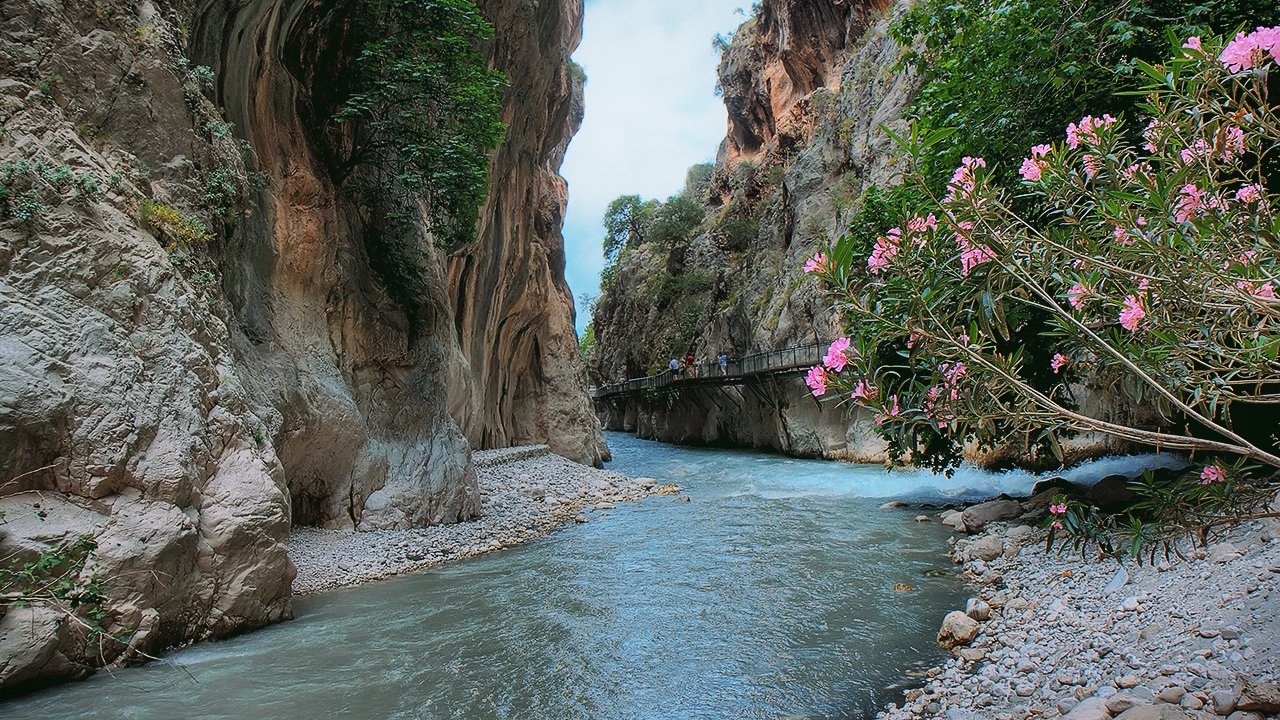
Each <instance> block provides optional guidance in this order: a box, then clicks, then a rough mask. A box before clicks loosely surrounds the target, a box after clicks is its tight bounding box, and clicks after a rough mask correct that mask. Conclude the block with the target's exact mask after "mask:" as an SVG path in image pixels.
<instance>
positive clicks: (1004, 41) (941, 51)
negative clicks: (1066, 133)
mask: <svg viewBox="0 0 1280 720" xmlns="http://www.w3.org/2000/svg"><path fill="white" fill-rule="evenodd" d="M1277 20H1280V6H1277V5H1276V3H1275V2H1274V0H1220V1H1218V0H1215V1H1213V2H1208V1H1205V0H1200V1H1197V0H1104V1H1102V2H1069V3H1066V2H1062V0H994V1H992V0H923V2H920V3H918V4H916V5H915V6H914V7H913V8H912V9H911V11H910V12H909V13H907V14H906V15H905V16H904V17H903V18H902V20H901V21H899V22H898V23H897V24H896V25H895V26H894V28H893V30H892V32H893V34H894V36H895V38H896V39H898V40H899V42H901V43H902V44H903V45H904V47H907V48H918V49H916V50H910V51H909V53H908V55H907V62H908V63H909V64H911V65H914V66H915V67H916V68H917V69H918V70H920V72H921V73H922V75H923V77H924V79H925V85H924V87H923V88H922V89H921V91H920V94H919V95H918V96H917V98H916V100H915V102H914V104H913V106H912V108H911V114H912V115H913V116H914V118H915V119H917V120H919V122H920V126H921V128H922V129H923V130H925V131H929V130H934V129H938V128H943V127H947V128H954V129H955V130H957V132H956V133H955V134H954V135H951V136H950V137H949V138H948V139H947V140H945V141H943V142H941V143H939V144H938V145H937V146H936V147H935V148H934V150H933V153H932V154H931V155H930V157H928V158H925V163H926V164H927V166H926V167H922V168H921V170H922V171H923V172H924V174H925V175H926V176H927V177H931V178H936V180H935V182H941V181H942V180H945V179H946V177H947V176H949V174H950V171H951V170H952V169H954V168H955V167H956V166H957V165H958V164H959V162H960V158H961V157H962V156H965V155H972V156H978V157H983V158H985V159H986V160H987V162H988V163H991V165H992V166H993V167H997V166H998V167H1001V168H1004V169H1005V170H1004V173H1003V174H1004V177H1002V178H999V179H1000V180H1003V181H1006V182H1010V183H1011V182H1013V180H1014V178H1013V169H1016V168H1017V166H1018V163H1017V162H1016V161H1020V160H1021V158H1022V157H1024V156H1025V155H1026V154H1027V152H1028V149H1029V148H1030V147H1031V146H1032V145H1035V144H1037V143H1040V142H1043V141H1044V139H1045V138H1049V137H1059V136H1060V135H1061V132H1062V128H1063V127H1065V126H1066V124H1067V123H1068V122H1070V121H1073V120H1077V119H1079V117H1080V108H1089V109H1090V111H1091V112H1093V113H1094V114H1097V115H1101V114H1103V113H1111V114H1113V115H1120V114H1121V113H1132V111H1133V110H1134V108H1135V106H1136V104H1137V103H1138V102H1139V97H1138V96H1135V95H1124V94H1122V93H1125V92H1128V91H1133V90H1136V89H1137V88H1138V87H1139V86H1140V85H1141V84H1142V83H1143V82H1144V81H1145V76H1143V75H1142V74H1141V73H1140V72H1138V71H1137V65H1136V63H1137V62H1138V61H1140V60H1141V61H1147V62H1155V61H1158V60H1160V59H1161V58H1162V57H1163V55H1164V53H1165V52H1166V51H1167V49H1168V40H1167V39H1166V33H1169V32H1173V33H1175V34H1176V35H1177V36H1178V37H1187V36H1190V35H1198V34H1206V32H1207V30H1208V29H1210V28H1212V29H1213V30H1216V31H1219V32H1229V31H1234V30H1235V29H1236V28H1237V26H1240V25H1248V26H1249V27H1252V26H1254V25H1271V24H1274V23H1275V22H1276V21H1277Z"/></svg>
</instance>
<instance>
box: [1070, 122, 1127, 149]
mask: <svg viewBox="0 0 1280 720" xmlns="http://www.w3.org/2000/svg"><path fill="white" fill-rule="evenodd" d="M1115 121H1116V119H1115V118H1113V117H1111V116H1110V115H1103V116H1102V117H1100V118H1095V117H1094V116H1092V115H1085V116H1084V117H1082V118H1080V122H1078V123H1071V124H1070V125H1068V126H1067V145H1069V146H1070V147H1071V149H1072V150H1074V149H1076V148H1077V147H1079V146H1080V143H1082V142H1083V143H1089V144H1097V142H1098V130H1100V129H1102V128H1104V127H1107V126H1109V125H1111V124H1113V123H1114V122H1115Z"/></svg>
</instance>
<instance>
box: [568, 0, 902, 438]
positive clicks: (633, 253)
mask: <svg viewBox="0 0 1280 720" xmlns="http://www.w3.org/2000/svg"><path fill="white" fill-rule="evenodd" d="M905 7H906V4H905V3H900V4H898V5H895V6H893V7H889V6H887V5H886V3H883V2H880V1H879V0H765V2H763V3H762V4H761V10H760V12H759V13H758V14H757V16H756V17H755V18H753V19H752V20H749V21H748V22H747V23H746V24H744V25H743V27H742V28H740V29H739V30H738V32H737V33H736V34H735V36H734V40H733V43H732V45H731V47H730V48H729V49H728V50H726V51H725V53H724V56H723V58H722V61H721V65H720V85H721V87H722V89H723V91H724V98H725V105H726V107H727V109H728V111H729V128H728V131H727V135H726V138H725V140H724V142H723V143H722V145H721V148H720V153H719V157H718V159H717V162H716V166H715V169H714V171H713V174H712V180H711V182H710V187H709V188H708V189H707V191H706V192H705V196H704V197H703V198H702V200H703V201H704V202H705V203H706V217H707V219H706V222H704V225H703V227H702V228H701V229H700V230H699V231H698V233H697V234H696V236H695V237H693V238H692V239H691V240H690V241H689V242H688V243H687V245H678V246H677V247H674V248H671V249H670V250H666V249H662V248H656V247H653V246H652V245H641V246H638V247H635V248H631V249H628V251H627V252H626V253H624V254H623V256H622V258H621V260H620V261H619V265H618V268H617V270H616V272H615V273H614V276H615V277H616V278H617V279H616V281H615V282H614V283H613V284H612V285H608V284H606V287H605V289H604V292H603V293H602V295H601V297H600V300H599V302H598V303H597V309H596V314H595V316H594V326H595V333H596V340H597V354H596V357H595V360H594V364H593V368H592V371H593V376H594V378H595V379H596V380H597V381H605V380H608V381H615V380H617V379H618V378H619V377H621V376H626V377H637V376H640V375H645V374H649V373H650V372H653V371H656V370H658V369H660V368H663V367H665V362H666V360H667V359H668V358H670V357H674V356H677V355H680V356H682V355H684V354H685V353H686V352H693V353H694V354H695V355H696V356H698V357H700V358H702V359H704V360H707V361H710V360H712V359H713V358H715V357H716V356H718V355H719V354H720V353H722V352H723V353H726V354H728V355H730V356H731V357H740V356H744V355H748V354H751V353H754V352H761V351H768V350H774V349H780V348H784V347H789V346H794V345H800V344H804V343H807V342H812V341H813V340H814V339H815V338H818V337H830V336H831V334H832V333H833V332H834V331H835V329H836V324H835V322H834V318H832V317H830V316H829V313H828V311H827V306H828V303H827V301H826V300H825V299H824V298H822V297H820V296H819V294H818V291H817V290H818V289H817V287H816V285H815V284H814V283H813V282H812V281H811V280H809V281H806V280H805V279H804V277H803V276H802V275H801V273H800V270H799V268H800V267H801V266H802V265H803V264H804V260H805V258H806V257H809V256H812V255H813V253H814V252H815V251H816V250H817V249H818V248H819V247H820V246H821V245H822V244H824V243H825V242H826V240H827V237H829V236H830V234H831V233H832V232H834V231H835V230H836V228H837V227H839V226H840V221H841V218H842V217H843V215H844V214H845V213H847V212H848V211H849V210H850V205H849V202H850V199H856V198H857V197H858V196H859V195H860V194H861V193H862V191H863V190H864V189H865V188H866V187H867V186H868V185H870V184H872V183H877V182H882V181H886V180H888V179H889V178H891V177H892V176H893V172H894V169H893V167H892V165H891V159H892V156H891V153H890V152H889V150H890V148H891V141H890V139H889V137H888V136H887V135H886V134H884V133H882V132H880V131H879V129H878V128H879V126H880V125H881V124H885V125H887V126H889V127H893V128H900V127H902V125H903V120H902V111H903V108H904V107H905V106H906V104H907V103H908V102H909V101H910V99H911V98H912V97H913V95H914V93H915V91H916V88H917V86H918V81H917V80H916V78H915V77H914V76H913V75H911V74H910V73H901V72H891V70H890V69H891V68H893V67H894V66H895V65H896V63H897V62H898V60H899V58H900V56H901V53H902V50H901V48H900V47H899V46H898V45H897V43H896V42H895V41H894V40H893V39H892V38H890V37H889V35H888V27H889V24H890V22H891V21H892V18H893V17H894V15H895V13H898V12H902V11H904V10H905ZM672 267H679V268H682V270H683V272H684V273H685V276H686V277H702V278H705V282H704V283H703V287H705V290H703V291H701V293H700V294H698V295H697V296H696V297H695V298H694V299H693V300H692V301H690V302H688V303H687V304H686V305H685V306H683V307H682V306H680V305H679V304H678V303H676V304H674V305H672V306H671V307H664V306H663V305H662V304H661V303H662V300H661V299H659V301H658V302H655V300H654V299H653V298H652V297H651V295H652V290H651V289H652V288H654V287H661V286H662V284H663V278H662V275H663V273H665V272H667V270H668V269H669V268H672ZM681 328H690V329H691V333H689V334H688V335H685V334H682V333H680V332H678V330H679V329H681ZM786 382H787V384H788V387H787V388H785V389H783V388H769V392H767V393H757V392H755V391H752V390H751V389H750V388H746V387H743V388H738V389H737V390H732V391H730V392H728V393H725V394H723V395H713V396H703V395H698V396H697V397H696V398H687V399H686V398H685V397H684V396H681V397H680V398H678V399H677V400H676V401H675V404H674V405H673V406H672V407H671V408H668V407H667V403H666V402H665V401H658V402H656V403H653V402H640V403H624V404H617V405H615V406H613V407H603V406H598V407H597V410H598V411H599V413H600V415H601V418H602V419H603V420H604V422H605V425H606V427H608V428H610V429H628V430H632V429H634V430H635V431H636V432H637V433H638V434H640V435H641V436H642V437H650V438H656V439H661V440H669V441H677V442H681V441H685V442H704V441H717V442H730V443H735V444H741V445H747V446H753V447H764V448H770V449H775V450H781V451H783V452H788V453H793V454H797V455H808V456H816V457H829V458H844V459H854V460H862V461H867V462H883V461H884V460H885V459H886V457H885V444H884V442H883V441H882V440H881V439H880V437H879V436H878V435H877V433H876V432H875V426H874V424H873V423H872V418H871V417H870V416H867V417H857V418H851V417H850V415H849V413H848V411H847V408H845V407H835V405H834V404H831V405H829V406H823V407H821V408H819V407H818V405H817V403H815V402H814V400H813V398H812V397H811V396H809V395H808V391H807V390H806V389H804V386H803V385H802V383H801V382H800V379H799V378H794V377H793V378H790V379H787V380H786ZM779 390H785V392H778V391H779ZM707 407H710V410H708V409H706V408H707Z"/></svg>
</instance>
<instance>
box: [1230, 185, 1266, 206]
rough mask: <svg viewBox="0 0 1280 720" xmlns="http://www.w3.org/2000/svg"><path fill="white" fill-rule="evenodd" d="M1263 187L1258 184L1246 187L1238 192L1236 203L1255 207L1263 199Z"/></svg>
mask: <svg viewBox="0 0 1280 720" xmlns="http://www.w3.org/2000/svg"><path fill="white" fill-rule="evenodd" d="M1264 192H1265V190H1263V187H1262V186H1261V185H1259V184H1257V183H1253V184H1251V185H1245V186H1244V187H1242V188H1240V189H1239V190H1237V191H1236V201H1237V202H1242V203H1244V204H1246V205H1253V204H1255V203H1257V202H1259V201H1261V200H1262V198H1263V193H1264Z"/></svg>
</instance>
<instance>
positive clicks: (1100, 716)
mask: <svg viewBox="0 0 1280 720" xmlns="http://www.w3.org/2000/svg"><path fill="white" fill-rule="evenodd" d="M1063 720H1111V711H1109V710H1107V701H1106V700H1105V699H1104V698H1097V697H1093V698H1089V699H1088V700H1085V701H1083V702H1081V703H1080V704H1079V705H1076V706H1075V707H1073V708H1071V712H1069V713H1067V714H1066V715H1065V716H1064V719H1063Z"/></svg>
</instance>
